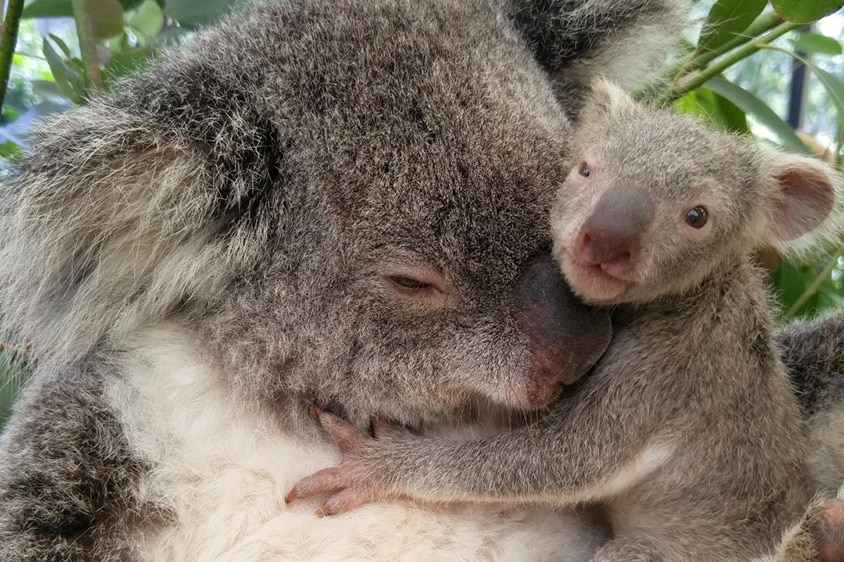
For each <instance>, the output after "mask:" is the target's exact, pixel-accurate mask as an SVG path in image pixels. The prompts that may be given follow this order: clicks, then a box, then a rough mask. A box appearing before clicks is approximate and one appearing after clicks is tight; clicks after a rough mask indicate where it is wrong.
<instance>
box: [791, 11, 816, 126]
mask: <svg viewBox="0 0 844 562" xmlns="http://www.w3.org/2000/svg"><path fill="white" fill-rule="evenodd" d="M811 30H812V26H807V27H804V28H803V29H801V30H800V33H809V32H810V31H811ZM797 55H798V56H800V57H801V58H806V56H807V55H806V53H803V52H801V51H798V52H797ZM807 85H808V82H807V80H806V65H805V64H803V63H802V62H800V61H799V60H797V59H792V60H791V87H790V91H789V96H788V116H787V117H786V122H787V123H788V124H789V125H791V128H792V129H802V128H803V115H804V113H805V110H806V86H807Z"/></svg>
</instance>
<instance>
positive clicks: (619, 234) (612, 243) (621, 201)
mask: <svg viewBox="0 0 844 562" xmlns="http://www.w3.org/2000/svg"><path fill="white" fill-rule="evenodd" d="M652 219H653V205H652V203H651V199H650V197H648V195H647V194H646V193H644V192H643V191H642V190H640V189H637V188H634V187H621V188H611V189H610V190H608V191H607V192H606V193H604V195H603V196H602V197H601V198H600V199H599V200H598V204H597V205H595V209H594V211H593V212H592V214H591V215H590V216H589V218H588V219H586V222H585V223H584V224H583V227H582V228H581V230H580V233H579V235H578V241H577V244H576V247H575V254H576V257H578V258H579V259H580V260H582V261H586V262H590V263H596V264H605V265H610V264H611V265H613V266H615V267H616V268H621V267H632V266H633V263H634V261H635V259H636V258H637V257H638V254H639V250H640V248H641V244H642V235H643V234H644V232H645V230H646V229H647V228H648V226H650V224H651V221H652Z"/></svg>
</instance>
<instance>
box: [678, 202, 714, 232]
mask: <svg viewBox="0 0 844 562" xmlns="http://www.w3.org/2000/svg"><path fill="white" fill-rule="evenodd" d="M708 218H709V216H708V215H707V213H706V209H705V208H703V207H695V208H693V209H689V210H688V211H686V216H685V217H684V218H683V220H685V221H686V224H687V225H689V226H691V227H692V228H703V225H705V224H706V221H707V220H708Z"/></svg>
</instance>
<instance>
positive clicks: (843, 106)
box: [792, 53, 844, 125]
mask: <svg viewBox="0 0 844 562" xmlns="http://www.w3.org/2000/svg"><path fill="white" fill-rule="evenodd" d="M792 56H793V57H794V58H796V59H797V60H799V61H801V62H802V63H803V64H805V65H806V66H807V67H808V68H809V69H810V70H811V71H812V73H814V75H815V76H817V78H818V81H819V82H820V83H821V84H823V87H824V88H825V89H826V92H827V94H829V99H830V101H831V102H832V105H834V106H835V111H836V113H837V114H838V122H839V123H840V124H842V125H844V83H842V82H841V80H839V79H838V77H837V76H835V75H833V74H830V73H829V72H827V71H826V70H823V69H822V68H818V67H817V66H815V65H814V64H812V63H811V61H808V60H806V59H804V58H802V57H798V56H797V55H795V54H794V53H792Z"/></svg>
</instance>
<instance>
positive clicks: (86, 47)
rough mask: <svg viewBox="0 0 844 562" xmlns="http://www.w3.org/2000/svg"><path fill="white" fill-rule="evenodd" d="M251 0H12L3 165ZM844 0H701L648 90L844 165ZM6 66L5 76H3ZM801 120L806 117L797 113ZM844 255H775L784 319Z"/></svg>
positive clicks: (13, 353)
mask: <svg viewBox="0 0 844 562" xmlns="http://www.w3.org/2000/svg"><path fill="white" fill-rule="evenodd" d="M246 1H248V0H202V1H199V0H29V1H26V2H25V3H24V0H6V5H5V14H6V17H5V21H4V25H3V44H4V45H6V46H14V41H13V39H14V35H15V33H16V31H15V30H16V29H18V30H19V33H18V37H17V46H16V48H15V49H14V51H12V50H11V49H3V47H2V46H0V89H1V88H3V87H4V86H5V87H7V89H6V90H5V93H4V94H2V93H0V97H2V98H3V104H2V115H0V175H2V174H4V173H8V170H9V164H10V163H12V162H13V161H14V158H15V157H16V156H17V155H19V154H20V153H21V152H22V151H23V150H25V149H26V143H27V140H26V139H27V131H28V130H29V128H30V126H31V124H32V122H33V121H34V120H36V119H38V118H39V117H42V116H44V115H47V114H50V113H53V112H56V111H63V110H66V109H68V108H70V107H72V106H74V105H79V104H84V103H85V102H86V100H87V99H89V98H90V97H91V96H93V95H96V94H97V92H100V91H107V90H108V89H109V88H111V87H112V86H113V85H114V83H115V82H116V81H118V80H120V79H122V78H123V77H125V76H126V75H128V74H130V73H132V72H133V71H134V70H136V69H137V68H138V67H139V66H141V65H143V64H146V63H147V62H148V61H149V60H151V59H154V58H156V57H166V56H167V53H168V51H169V50H170V49H172V48H173V46H174V45H177V44H178V43H179V42H181V41H183V40H184V39H185V38H186V37H188V36H189V35H190V34H191V33H192V30H194V29H196V28H198V27H202V26H204V25H208V24H211V23H213V22H214V21H215V20H216V19H218V18H220V17H222V16H224V15H226V14H228V13H229V12H231V11H233V10H234V11H235V12H236V10H237V9H238V8H239V7H240V5H242V4H244V3H245V2H246ZM618 1H620V2H623V1H625V0H618ZM842 5H844V2H842V1H838V0H811V1H808V0H770V1H769V0H699V1H697V2H695V4H694V10H693V13H692V17H691V21H690V25H689V27H688V29H687V30H686V33H685V36H684V40H683V42H682V44H681V45H680V47H679V48H678V50H677V52H676V53H675V54H674V56H672V57H671V58H670V60H668V61H666V65H665V68H664V71H663V72H662V75H661V76H660V77H659V79H657V80H655V82H654V84H652V85H651V86H650V87H648V88H646V89H645V90H643V91H642V92H639V93H638V95H639V96H640V97H641V98H643V99H647V100H652V101H654V102H657V103H672V104H674V105H675V106H676V107H677V108H678V109H679V110H680V111H683V112H687V113H692V114H695V115H698V116H700V117H701V118H702V119H703V120H705V121H708V122H709V123H711V124H712V125H713V126H714V127H717V128H722V129H727V130H731V131H735V132H737V133H740V134H748V135H753V136H755V137H757V138H758V139H759V141H760V142H762V143H769V144H772V145H776V146H778V147H781V148H784V149H786V150H791V151H797V152H804V153H809V152H810V153H814V154H815V155H816V156H818V157H821V158H823V159H825V160H827V161H828V162H830V163H831V164H833V165H834V166H836V167H838V168H840V167H841V148H842V126H843V125H844V55H842V46H841V38H842V29H844V14H842V13H841V12H840V11H839V10H840V8H841V6H842ZM21 8H22V9H21ZM18 15H19V16H21V17H22V19H20V21H19V27H18V25H17V22H16V19H17V18H16V16H18ZM233 17H237V15H236V13H235V15H234V16H233ZM4 50H5V51H6V52H5V53H4ZM6 61H8V63H9V64H8V65H7V64H5V62H6ZM795 63H799V64H805V66H806V67H807V68H808V69H809V73H808V79H807V81H806V86H805V87H804V88H803V90H802V94H803V96H804V99H805V103H804V106H803V110H804V111H803V116H804V118H803V119H802V124H801V127H802V129H803V131H795V130H794V128H793V126H792V125H790V124H788V123H786V120H785V116H786V114H787V107H788V104H789V101H790V97H792V93H791V77H792V73H793V71H794V68H795ZM6 67H8V68H9V69H10V71H11V72H10V74H9V79H8V80H7V81H5V80H3V79H2V76H3V74H2V72H3V70H4V69H5V68H6ZM791 120H792V121H795V120H797V121H800V120H799V119H795V118H794V116H793V115H792V119H791ZM842 253H844V247H839V248H833V249H831V250H830V251H829V252H828V253H827V255H825V256H822V257H821V258H820V259H818V260H817V261H815V262H814V263H802V264H798V263H786V262H781V263H780V262H779V260H778V259H777V258H776V256H773V259H770V258H771V256H768V258H769V263H770V264H771V269H772V274H771V282H772V286H773V288H774V290H775V293H776V295H777V298H778V299H779V303H780V307H781V309H780V318H781V320H782V321H787V320H790V319H792V318H795V317H800V316H812V315H816V314H818V313H820V312H822V311H825V310H829V309H833V308H839V307H842V306H844V256H842ZM0 267H2V265H0ZM1 321H2V311H0V324H1V323H2V322H1ZM14 342H15V340H14V335H13V334H8V333H5V332H3V331H2V328H0V427H2V424H3V422H4V420H5V419H6V417H7V416H8V413H9V408H10V407H11V404H12V401H13V399H14V396H15V395H16V394H17V392H18V391H19V389H20V387H21V385H22V384H23V381H24V380H25V379H26V373H27V372H28V371H29V369H30V368H31V366H32V365H31V364H30V362H29V360H28V357H27V352H26V349H24V348H22V347H20V346H19V345H17V344H15V343H14Z"/></svg>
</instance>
